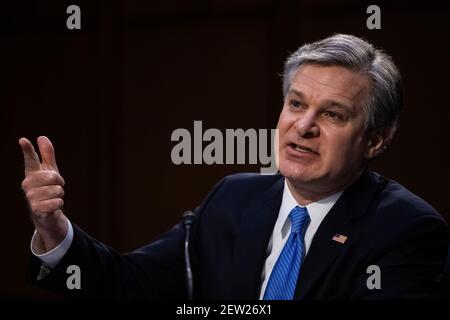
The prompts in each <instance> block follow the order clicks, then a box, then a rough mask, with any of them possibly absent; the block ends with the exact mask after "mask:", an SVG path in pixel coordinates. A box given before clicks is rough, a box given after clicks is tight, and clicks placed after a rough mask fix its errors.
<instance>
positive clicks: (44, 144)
mask: <svg viewBox="0 0 450 320" xmlns="http://www.w3.org/2000/svg"><path fill="white" fill-rule="evenodd" d="M37 143H38V147H39V152H40V154H41V159H42V168H43V169H45V170H54V171H56V172H59V171H58V166H57V165H56V159H55V149H54V148H53V145H52V143H51V141H50V139H49V138H47V137H45V136H41V137H39V138H38V139H37Z"/></svg>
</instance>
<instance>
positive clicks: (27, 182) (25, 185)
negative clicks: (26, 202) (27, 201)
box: [22, 178, 30, 192]
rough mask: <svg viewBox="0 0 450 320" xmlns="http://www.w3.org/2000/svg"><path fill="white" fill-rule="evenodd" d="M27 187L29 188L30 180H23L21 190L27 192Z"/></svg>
mask: <svg viewBox="0 0 450 320" xmlns="http://www.w3.org/2000/svg"><path fill="white" fill-rule="evenodd" d="M29 186H30V179H29V178H25V179H24V180H23V181H22V190H23V191H25V192H27V190H28V189H29Z"/></svg>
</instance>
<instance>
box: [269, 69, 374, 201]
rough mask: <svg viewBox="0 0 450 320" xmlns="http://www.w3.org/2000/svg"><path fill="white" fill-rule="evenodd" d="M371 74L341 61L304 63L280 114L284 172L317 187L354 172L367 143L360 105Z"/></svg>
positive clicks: (338, 182) (330, 187) (333, 187)
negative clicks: (351, 67)
mask: <svg viewBox="0 0 450 320" xmlns="http://www.w3.org/2000/svg"><path fill="white" fill-rule="evenodd" d="M369 85H370V82H369V79H368V78H367V77H366V76H363V75H360V74H357V73H355V72H353V71H350V70H349V69H346V68H343V67H339V66H318V65H303V66H301V67H300V68H299V69H298V70H297V73H296V74H295V76H294V77H293V79H292V82H291V86H290V89H289V92H288V94H287V96H286V98H285V101H284V105H283V110H282V111H281V114H280V118H279V120H278V126H277V127H278V129H279V159H278V166H279V170H280V172H281V173H282V174H283V175H284V176H285V177H286V178H287V179H288V181H289V182H290V183H292V184H294V185H296V186H298V187H300V188H305V189H307V190H309V191H311V192H316V193H323V194H326V193H330V192H335V191H338V190H340V189H341V188H343V187H345V186H346V185H347V184H348V183H350V182H352V181H353V179H355V178H356V176H357V174H358V173H359V172H360V170H361V168H362V167H363V162H364V155H365V154H366V153H367V150H368V148H369V146H368V144H369V142H368V140H367V138H366V136H365V126H364V122H365V119H366V115H365V112H364V111H363V108H362V105H363V102H364V98H365V97H366V95H367V93H368V90H369Z"/></svg>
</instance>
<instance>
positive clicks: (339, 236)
mask: <svg viewBox="0 0 450 320" xmlns="http://www.w3.org/2000/svg"><path fill="white" fill-rule="evenodd" d="M331 240H333V241H336V242H339V243H340V244H344V243H345V241H347V237H346V236H344V235H342V234H339V233H336V234H335V235H334V237H333V238H332V239H331Z"/></svg>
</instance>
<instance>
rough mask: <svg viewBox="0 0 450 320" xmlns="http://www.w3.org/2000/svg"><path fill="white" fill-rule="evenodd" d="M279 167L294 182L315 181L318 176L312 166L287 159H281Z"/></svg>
mask: <svg viewBox="0 0 450 320" xmlns="http://www.w3.org/2000/svg"><path fill="white" fill-rule="evenodd" d="M278 169H279V170H280V172H281V174H282V175H283V176H284V177H285V178H287V179H289V180H290V181H292V182H293V183H308V182H312V181H314V180H315V178H316V177H315V175H314V174H313V171H314V170H313V169H312V168H306V167H305V166H303V165H301V164H298V163H292V162H290V161H286V160H285V161H280V165H279V168H278Z"/></svg>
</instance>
